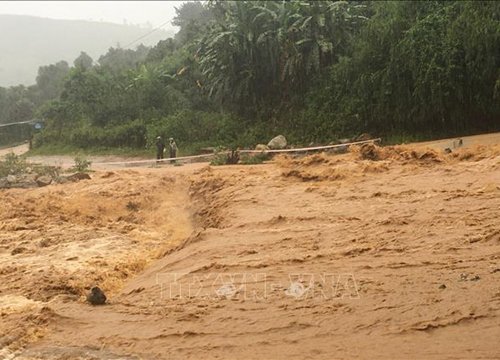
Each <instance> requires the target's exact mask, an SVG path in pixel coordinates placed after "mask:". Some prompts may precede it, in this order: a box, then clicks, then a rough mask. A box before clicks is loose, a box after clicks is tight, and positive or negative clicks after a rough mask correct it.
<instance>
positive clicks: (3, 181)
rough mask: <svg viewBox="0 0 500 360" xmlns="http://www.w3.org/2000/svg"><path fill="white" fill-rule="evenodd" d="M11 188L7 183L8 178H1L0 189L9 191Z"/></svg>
mask: <svg viewBox="0 0 500 360" xmlns="http://www.w3.org/2000/svg"><path fill="white" fill-rule="evenodd" d="M9 187H10V183H9V182H8V181H7V178H0V189H8V188H9Z"/></svg>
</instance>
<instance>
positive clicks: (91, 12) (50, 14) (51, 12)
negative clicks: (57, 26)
mask: <svg viewBox="0 0 500 360" xmlns="http://www.w3.org/2000/svg"><path fill="white" fill-rule="evenodd" d="M183 2H184V1H0V14H11V15H32V16H39V17H46V18H52V19H69V20H91V21H104V22H111V23H116V24H124V23H127V24H134V25H141V26H144V27H147V26H151V27H153V28H156V27H159V26H161V25H162V24H165V23H167V24H165V25H164V26H162V28H163V29H165V30H168V29H171V30H175V31H176V30H177V28H176V27H174V26H172V25H171V24H170V21H171V20H172V19H173V18H174V16H175V9H174V7H179V6H180V5H181V4H182V3H183ZM148 23H149V24H150V25H149V24H148Z"/></svg>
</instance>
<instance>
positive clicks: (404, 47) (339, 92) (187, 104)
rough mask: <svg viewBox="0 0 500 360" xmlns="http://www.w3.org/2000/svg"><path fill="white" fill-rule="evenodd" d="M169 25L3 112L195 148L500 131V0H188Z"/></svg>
mask: <svg viewBox="0 0 500 360" xmlns="http://www.w3.org/2000/svg"><path fill="white" fill-rule="evenodd" d="M173 24H174V25H176V26H179V27H180V31H179V32H178V33H177V34H176V35H175V37H174V38H169V39H165V40H162V41H160V42H158V44H157V45H156V46H154V47H152V48H146V47H144V46H139V47H137V48H136V49H134V50H131V49H123V48H111V49H109V51H108V52H107V53H106V54H105V55H103V56H101V57H100V58H99V59H98V60H97V61H93V59H92V58H90V57H89V56H88V55H87V54H85V53H82V54H81V55H80V56H79V57H78V58H77V59H75V61H74V63H73V64H72V65H70V64H68V63H66V62H64V61H61V62H58V63H56V64H53V65H49V66H42V67H40V69H39V71H38V77H37V81H36V85H33V86H30V87H24V86H16V87H11V88H8V89H4V88H0V123H7V122H18V121H23V120H29V119H32V118H34V117H37V118H40V119H43V120H44V122H45V127H44V129H43V130H42V131H41V132H39V133H37V134H35V138H34V146H35V147H44V146H54V145H62V146H68V145H69V146H72V147H74V148H83V149H88V148H96V147H97V148H109V147H132V148H141V149H144V148H147V147H149V146H151V145H152V143H153V141H154V138H155V137H156V136H157V135H163V136H165V137H170V136H172V137H174V138H176V139H177V141H178V143H179V145H180V146H181V147H184V149H186V148H189V149H190V150H192V151H195V150H196V149H197V148H200V147H204V146H218V145H223V146H252V145H255V144H257V143H262V142H267V141H268V139H270V138H271V137H272V136H274V135H277V134H283V135H285V136H286V137H287V138H288V139H289V140H290V141H291V142H292V143H296V144H308V143H311V142H312V143H329V142H331V141H334V140H336V139H338V138H344V137H352V136H354V135H356V134H359V133H362V132H368V133H371V134H372V135H376V136H381V137H384V138H386V139H388V138H393V139H402V138H406V139H416V138H420V139H424V138H426V139H431V138H437V137H441V136H455V135H464V134H472V133H479V132H486V131H498V130H500V2H494V1H446V2H443V1H401V2H395V1H387V2H385V1H382V2H379V1H376V2H375V1H373V2H371V1H208V2H204V3H201V2H188V3H184V4H183V5H182V6H181V7H180V8H178V9H177V16H176V17H175V19H174V20H173ZM19 128H21V127H19ZM16 131H17V130H16ZM19 131H20V130H19ZM2 132H3V134H4V137H5V133H6V132H5V131H4V130H2V128H0V141H2V135H1V133H2ZM9 136H10V138H9V139H11V140H12V139H14V137H13V136H14V135H13V134H11V135H9ZM19 136H24V135H19ZM3 140H5V139H3Z"/></svg>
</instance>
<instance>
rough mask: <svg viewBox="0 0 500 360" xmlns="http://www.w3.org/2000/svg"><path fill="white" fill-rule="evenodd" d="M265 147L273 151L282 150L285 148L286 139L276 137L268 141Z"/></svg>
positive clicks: (279, 136) (281, 136) (280, 136)
mask: <svg viewBox="0 0 500 360" xmlns="http://www.w3.org/2000/svg"><path fill="white" fill-rule="evenodd" d="M267 146H269V148H270V149H273V150H279V149H284V148H286V138H285V137H284V136H283V135H278V136H276V137H275V138H273V139H272V140H271V141H269V143H268V144H267Z"/></svg>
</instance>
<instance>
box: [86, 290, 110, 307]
mask: <svg viewBox="0 0 500 360" xmlns="http://www.w3.org/2000/svg"><path fill="white" fill-rule="evenodd" d="M87 301H88V302H89V303H91V304H92V305H104V304H105V303H106V295H105V294H104V292H103V291H102V290H101V289H100V288H99V287H98V286H94V287H93V288H92V289H91V290H90V293H89V294H88V295H87Z"/></svg>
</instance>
